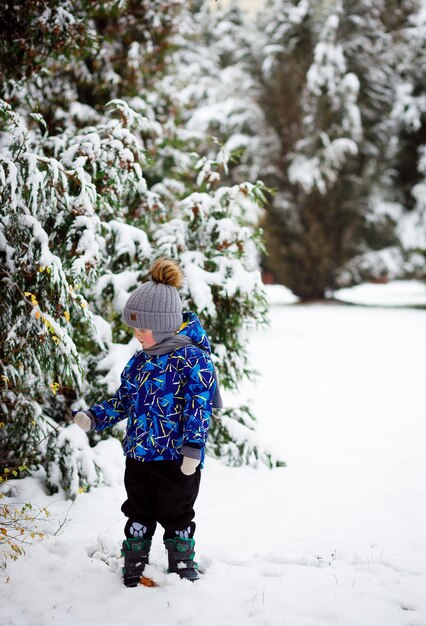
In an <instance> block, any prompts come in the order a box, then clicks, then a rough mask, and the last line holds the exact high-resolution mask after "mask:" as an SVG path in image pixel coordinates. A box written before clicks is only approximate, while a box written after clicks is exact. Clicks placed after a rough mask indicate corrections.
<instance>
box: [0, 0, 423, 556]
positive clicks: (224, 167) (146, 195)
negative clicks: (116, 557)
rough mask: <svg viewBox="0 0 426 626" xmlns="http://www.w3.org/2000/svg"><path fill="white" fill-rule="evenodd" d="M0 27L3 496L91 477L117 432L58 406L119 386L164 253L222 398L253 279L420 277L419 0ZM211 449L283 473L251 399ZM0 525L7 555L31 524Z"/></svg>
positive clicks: (318, 283) (99, 478)
mask: <svg viewBox="0 0 426 626" xmlns="http://www.w3.org/2000/svg"><path fill="white" fill-rule="evenodd" d="M0 24H1V28H2V37H1V41H0V78H1V81H0V89H1V94H0V97H1V100H0V194H1V216H0V256H1V264H2V270H1V274H2V276H1V282H0V286H1V294H0V299H1V309H0V326H1V369H2V371H1V382H0V387H1V409H2V410H1V413H2V417H1V420H0V427H1V428H0V460H1V463H0V465H1V466H2V468H3V469H2V470H1V476H0V480H1V481H2V482H3V483H7V482H8V480H9V479H10V478H11V477H15V478H16V477H19V476H26V475H28V474H29V473H31V472H32V471H34V470H37V469H38V468H40V467H42V468H43V469H44V471H45V475H46V485H47V487H48V489H49V491H50V493H54V492H56V491H58V490H60V489H63V490H64V491H65V493H66V495H67V497H69V498H76V497H77V495H78V494H79V493H83V492H85V491H87V490H90V488H91V487H94V486H97V485H100V484H102V482H103V473H102V469H101V468H100V467H99V465H98V464H97V462H96V455H94V453H93V448H94V446H96V444H98V443H99V441H100V440H101V438H102V437H111V433H110V432H109V433H107V434H105V433H102V434H100V433H95V434H90V435H89V437H86V436H84V437H81V436H80V437H76V436H75V430H74V427H73V426H72V424H71V417H70V410H71V409H76V408H79V407H83V408H85V407H88V406H90V405H91V404H93V403H94V402H97V401H99V400H100V399H101V398H103V397H106V394H108V393H112V392H113V391H114V390H115V389H116V386H117V380H118V377H119V374H120V371H121V367H122V362H123V361H124V362H126V360H127V359H128V358H129V357H130V356H131V354H132V353H133V352H134V350H135V343H134V342H133V340H132V338H131V334H130V333H129V329H126V327H125V326H124V325H123V324H122V323H121V322H120V313H121V310H122V307H123V305H124V303H125V301H126V299H127V297H128V295H129V293H130V292H131V291H132V290H133V289H134V288H135V287H136V286H137V284H139V283H140V281H143V280H144V279H146V277H147V274H148V270H149V267H150V265H151V264H152V261H153V260H154V259H155V258H156V257H157V256H159V255H160V254H162V255H166V256H169V257H171V258H173V259H176V260H178V261H179V263H180V264H181V266H182V268H183V270H184V273H185V275H186V277H187V282H186V284H185V287H184V290H183V299H184V303H185V306H187V307H190V308H191V309H193V310H194V311H196V312H197V313H198V315H200V317H201V318H202V320H203V323H204V324H205V327H206V329H207V331H208V333H209V336H210V337H211V339H212V346H213V352H214V355H215V360H216V365H217V367H218V370H219V373H220V378H221V382H222V385H223V386H224V388H225V389H227V390H228V391H229V392H233V391H237V390H238V388H239V385H240V384H241V383H242V382H243V381H244V380H247V379H248V380H251V379H252V378H253V377H254V375H255V369H256V366H255V364H253V363H252V362H251V361H250V359H249V355H248V352H247V349H246V344H247V337H248V335H249V333H250V332H251V331H252V330H253V328H256V327H258V326H262V325H266V324H267V322H268V298H267V297H266V293H265V289H264V285H263V282H275V283H279V284H281V285H285V286H286V287H287V288H288V289H290V290H291V291H292V292H293V294H294V295H295V296H297V297H298V298H299V299H300V301H301V302H313V301H317V300H323V299H328V300H332V299H333V296H334V294H335V292H336V290H338V289H341V288H345V287H351V286H355V285H358V284H360V283H363V282H366V281H369V282H371V281H373V282H386V281H389V280H392V279H417V280H419V281H423V282H424V281H425V280H426V264H425V256H426V87H425V85H426V80H425V78H426V5H425V3H424V1H423V0H402V1H399V0H398V1H397V0H386V1H384V0H377V1H374V2H371V1H370V0H322V1H321V0H299V1H297V0H276V1H271V2H265V3H263V8H262V10H261V11H260V12H259V13H257V14H255V15H252V14H250V15H246V14H245V13H244V11H242V10H241V9H240V8H239V6H238V4H234V3H231V4H230V5H229V6H226V7H221V6H218V7H216V6H214V7H212V5H211V3H209V2H203V1H201V0H199V1H197V0H191V1H189V2H181V1H180V0H138V1H133V0H128V1H127V2H125V1H123V0H105V1H103V2H98V1H93V0H77V1H76V0H72V1H71V0H65V1H60V2H59V1H58V0H38V1H36V2H28V1H25V0H17V1H16V2H14V3H13V6H12V4H11V3H9V2H4V3H3V4H2V5H1V7H0ZM262 276H263V281H262ZM112 435H113V436H116V437H117V438H120V437H121V430H120V428H117V429H116V430H115V432H114V433H112ZM209 452H210V454H211V455H212V456H216V457H218V458H220V459H223V460H224V461H225V462H226V463H228V464H229V465H237V466H238V465H242V464H250V465H252V466H258V465H259V464H262V463H263V464H266V465H267V466H269V467H272V468H273V467H277V466H280V465H282V463H283V462H284V461H285V459H282V458H280V457H279V456H277V455H276V454H275V453H274V451H273V450H272V449H270V448H269V447H268V445H267V444H265V443H264V442H263V440H261V439H260V438H259V437H258V436H257V434H256V416H255V413H254V412H253V410H252V408H251V407H250V406H248V405H245V404H241V405H234V406H233V407H232V408H226V409H225V410H224V411H223V412H222V413H221V414H219V415H216V416H215V419H214V420H213V421H212V428H211V433H210V438H209ZM0 506H1V505H0ZM2 513H3V515H4V516H5V519H6V522H5V524H4V526H5V528H4V530H5V532H4V533H3V536H4V539H3V541H9V544H8V546H9V548H10V549H11V550H12V554H13V553H14V552H15V553H16V554H19V553H20V551H21V547H20V545H19V543H18V542H17V541H16V540H15V539H14V538H13V537H14V535H13V533H9V534H8V531H7V529H8V528H11V529H12V528H15V531H17V532H18V534H19V533H21V531H22V532H23V534H24V535H25V536H27V535H28V536H31V535H32V534H34V527H33V526H32V525H31V524H30V523H24V522H23V521H22V516H21V517H19V515H20V514H19V513H16V511H13V510H11V509H10V507H9V508H8V507H7V506H6V507H3V510H2ZM14 516H15V518H14ZM16 516H18V517H19V520H20V521H19V523H18V525H16V519H17V517H16ZM14 519H15V522H14ZM8 524H9V526H8Z"/></svg>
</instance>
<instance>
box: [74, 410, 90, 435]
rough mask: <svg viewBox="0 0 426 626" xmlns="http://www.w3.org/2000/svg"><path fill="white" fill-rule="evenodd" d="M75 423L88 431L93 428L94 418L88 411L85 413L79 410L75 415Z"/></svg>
mask: <svg viewBox="0 0 426 626" xmlns="http://www.w3.org/2000/svg"><path fill="white" fill-rule="evenodd" d="M74 423H75V424H77V426H80V428H82V429H83V430H84V431H85V432H86V433H88V432H89V430H92V420H91V419H90V417H89V416H88V415H87V413H84V412H83V411H77V413H76V414H75V415H74Z"/></svg>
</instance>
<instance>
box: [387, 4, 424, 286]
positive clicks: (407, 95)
mask: <svg viewBox="0 0 426 626" xmlns="http://www.w3.org/2000/svg"><path fill="white" fill-rule="evenodd" d="M398 8H399V11H398V12H396V16H397V18H398V20H397V22H396V24H394V28H395V33H396V35H397V36H394V41H395V56H396V64H397V74H398V77H399V81H398V85H397V89H396V98H395V103H394V108H393V111H392V117H393V119H394V120H395V121H396V123H397V129H398V132H397V135H396V137H395V139H396V141H395V143H396V146H395V157H394V162H393V165H394V171H395V175H394V180H393V182H394V184H393V197H392V200H393V201H394V203H396V210H397V211H398V218H399V226H398V232H399V236H400V239H401V244H402V248H403V252H404V267H405V271H406V274H407V276H410V277H413V278H414V277H419V278H422V279H424V278H425V277H426V263H425V257H426V203H425V191H426V187H425V180H426V159H425V152H426V91H425V86H424V77H425V67H426V11H425V6H424V3H422V2H417V1H414V0H413V1H407V2H404V3H402V4H401V6H400V7H398Z"/></svg>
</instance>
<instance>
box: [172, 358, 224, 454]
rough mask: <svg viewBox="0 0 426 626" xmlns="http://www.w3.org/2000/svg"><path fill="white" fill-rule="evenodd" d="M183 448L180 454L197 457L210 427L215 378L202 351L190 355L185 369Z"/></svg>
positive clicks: (208, 359)
mask: <svg viewBox="0 0 426 626" xmlns="http://www.w3.org/2000/svg"><path fill="white" fill-rule="evenodd" d="M184 371H185V383H184V385H183V396H184V410H183V424H184V429H183V447H182V450H181V453H182V454H184V455H185V456H190V457H192V458H200V456H201V452H200V451H201V448H204V446H205V444H206V440H207V434H208V430H209V426H210V416H211V413H212V408H213V396H214V392H215V388H216V381H215V377H214V373H213V364H212V362H211V360H210V357H209V356H207V355H206V354H205V353H202V354H200V356H197V357H192V358H191V359H190V360H188V363H187V365H186V366H185V368H184Z"/></svg>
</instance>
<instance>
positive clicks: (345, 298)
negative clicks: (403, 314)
mask: <svg viewBox="0 0 426 626" xmlns="http://www.w3.org/2000/svg"><path fill="white" fill-rule="evenodd" d="M333 297H334V298H335V299H336V300H341V301H342V302H349V303H351V304H364V305H373V306H426V285H425V283H422V282H420V281H419V280H392V281H390V282H389V283H384V284H381V285H380V284H373V283H364V284H362V285H357V286H356V287H351V288H349V289H338V290H337V291H335V292H334V294H333Z"/></svg>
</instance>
